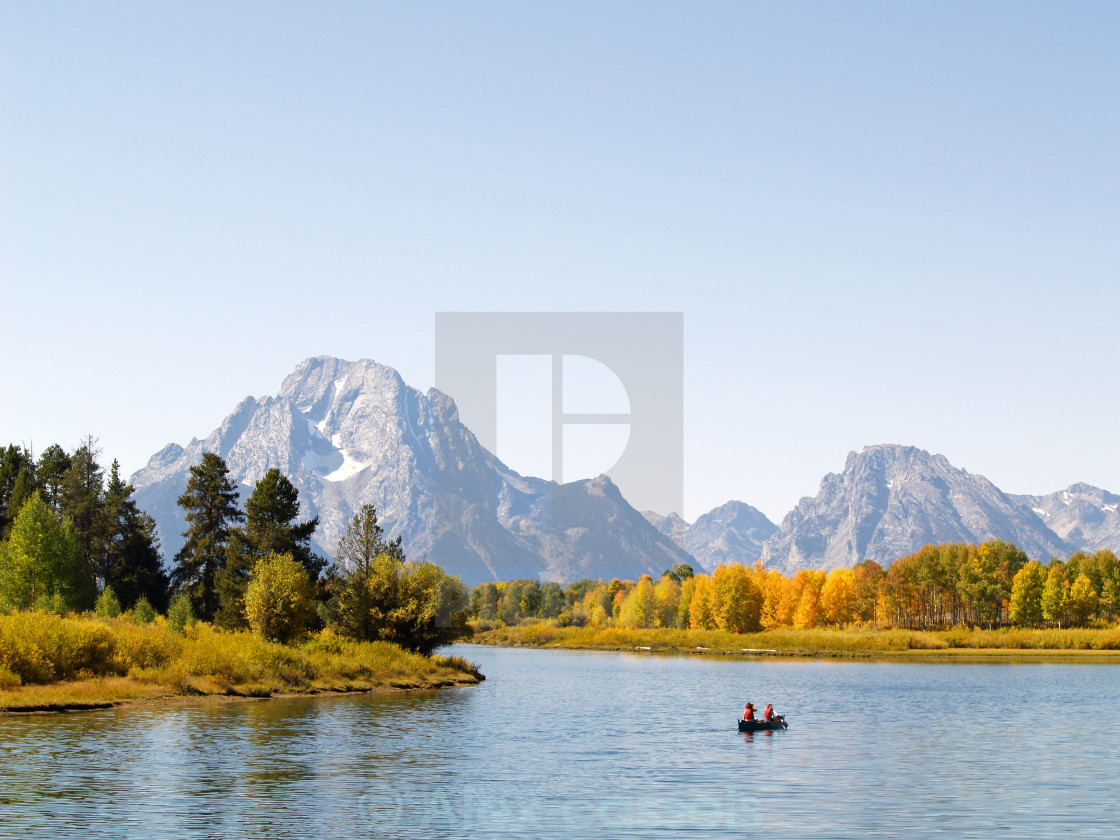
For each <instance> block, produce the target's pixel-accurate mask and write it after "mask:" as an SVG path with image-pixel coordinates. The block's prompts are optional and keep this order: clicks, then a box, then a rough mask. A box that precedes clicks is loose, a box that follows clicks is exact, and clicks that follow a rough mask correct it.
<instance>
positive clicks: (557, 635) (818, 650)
mask: <svg viewBox="0 0 1120 840" xmlns="http://www.w3.org/2000/svg"><path fill="white" fill-rule="evenodd" d="M473 643H475V644H482V645H495V646H502V647H536V648H559V649H569V650H612V651H638V652H650V653H681V654H685V653H687V654H702V655H726V656H744V657H748V656H758V657H763V656H791V657H818V658H837V657H840V658H892V659H897V658H938V657H943V658H954V659H965V658H974V657H975V658H999V659H1012V658H1039V657H1042V658H1047V659H1050V658H1055V657H1071V658H1077V659H1079V660H1081V659H1090V658H1099V659H1101V660H1107V661H1114V662H1117V663H1120V628H1110V629H1101V630H1093V629H1068V630H1058V629H1038V630H1027V629H1018V628H1005V629H998V630H985V629H970V628H965V627H954V628H950V629H948V630H899V629H889V630H875V629H872V628H851V629H842V630H841V629H829V628H820V627H817V628H812V629H804V630H798V629H793V628H778V629H775V630H768V631H763V632H759V633H733V632H728V631H723V630H685V629H674V628H646V629H632V628H622V627H604V628H596V627H560V626H556V625H554V624H550V623H548V622H536V623H525V624H520V625H509V626H498V627H493V626H489V625H488V624H486V623H484V622H480V623H479V626H478V632H477V633H476V635H475V637H474V639H473Z"/></svg>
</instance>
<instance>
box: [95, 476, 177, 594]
mask: <svg viewBox="0 0 1120 840" xmlns="http://www.w3.org/2000/svg"><path fill="white" fill-rule="evenodd" d="M134 492H135V489H134V488H133V486H132V485H131V484H126V483H125V482H124V480H123V479H121V477H120V464H118V463H117V461H116V459H114V460H113V463H112V466H110V467H109V481H108V484H107V485H106V488H105V513H106V521H107V523H108V529H107V530H108V534H107V537H108V548H107V552H108V563H107V569H106V576H105V585H106V586H112V588H113V591H114V592H116V593H117V597H118V598H120V600H121V603H122V604H123V605H124V607H125V608H126V609H128V608H131V607H132V606H133V605H134V604H135V603H136V602H137V601H138V600H139V599H140V598H144V599H146V600H147V602H148V603H149V605H151V606H154V607H155V608H156V609H158V610H159V611H160V612H162V611H164V610H165V609H167V605H168V588H169V586H170V582H169V581H168V578H167V573H166V572H165V571H164V570H163V560H162V558H161V557H160V553H159V539H158V537H157V536H156V523H155V520H153V519H152V517H150V516H148V514H146V513H144V511H142V510H140V509H139V508H138V507H137V506H136V500H135V499H133V497H132V494H133V493H134Z"/></svg>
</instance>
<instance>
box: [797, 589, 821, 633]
mask: <svg viewBox="0 0 1120 840" xmlns="http://www.w3.org/2000/svg"><path fill="white" fill-rule="evenodd" d="M820 600H821V595H820V593H819V592H818V591H817V587H815V586H813V585H812V584H810V585H808V586H805V587H804V588H803V589H802V590H801V601H800V603H798V605H797V611H796V612H795V613H794V614H793V626H794V628H796V629H797V630H806V629H808V628H810V627H816V626H817V623H818V622H819V621H820Z"/></svg>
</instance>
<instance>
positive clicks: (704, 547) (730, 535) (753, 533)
mask: <svg viewBox="0 0 1120 840" xmlns="http://www.w3.org/2000/svg"><path fill="white" fill-rule="evenodd" d="M642 515H643V516H644V517H645V518H646V519H647V520H649V522H650V524H652V525H653V526H654V527H655V528H657V530H659V531H660V532H661V533H662V534H664V535H665V536H667V537H669V538H670V539H672V540H673V542H675V543H676V544H677V545H679V546H680V547H681V548H683V549H684V550H685V551H687V552H688V553H689V554H691V555H692V556H693V557H695V558H696V560H697V562H698V563H699V564H700V567H701V568H702V569H704V570H706V571H712V570H713V569H715V567H716V566H718V565H720V564H721V563H744V564H746V565H751V564H752V563H754V561H755V560H758V559H759V557H761V556H762V546H763V543H765V542H766V540H767V538H769V537H770V535H771V534H773V533H774V532H775V531H776V530H778V526H776V525H775V524H774V523H773V522H771V521H770V520H769V519H767V518H766V515H765V514H764V513H762V511H760V510H758V509H757V508H754V507H751V506H750V505H748V504H745V503H744V502H735V501H731V502H728V503H727V504H725V505H720V506H719V507H717V508H714V509H713V510H710V511H708V512H707V513H705V514H704V515H703V516H701V517H700V518H699V519H697V520H696V522H694V523H693V524H691V525H689V524H688V523H687V522H685V521H684V520H683V519H681V517H679V516H678V515H677V514H675V513H671V514H669V515H668V516H661V515H659V514H657V513H654V512H653V511H645V512H644V513H643V514H642ZM700 570H701V569H697V570H696V571H700Z"/></svg>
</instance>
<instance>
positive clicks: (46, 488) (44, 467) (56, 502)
mask: <svg viewBox="0 0 1120 840" xmlns="http://www.w3.org/2000/svg"><path fill="white" fill-rule="evenodd" d="M70 466H71V460H70V456H69V455H67V454H66V450H65V449H63V448H62V447H61V446H59V445H58V444H57V443H52V444H51V445H50V446H48V447H47V448H46V449H44V450H43V454H42V455H40V456H39V463H38V464H37V465H36V467H35V473H36V483H37V485H38V487H39V490H40V492H42V494H43V501H44V502H46V503H47V504H48V505H50V506H51V507H52V508H54V509H55V510H56V511H57V510H61V509H62V483H63V481H64V480H65V479H66V473H68V472H70Z"/></svg>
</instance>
